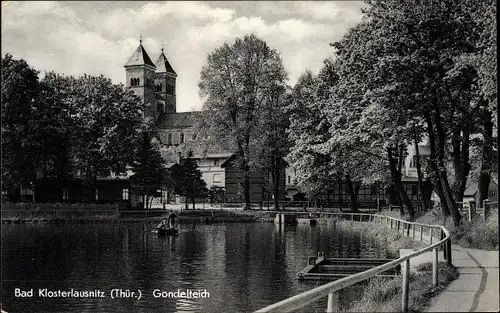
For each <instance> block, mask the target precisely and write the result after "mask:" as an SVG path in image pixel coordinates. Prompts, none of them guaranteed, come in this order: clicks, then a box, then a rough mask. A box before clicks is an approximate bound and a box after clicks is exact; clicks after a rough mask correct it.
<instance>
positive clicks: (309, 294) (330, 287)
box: [256, 213, 451, 313]
mask: <svg viewBox="0 0 500 313" xmlns="http://www.w3.org/2000/svg"><path fill="white" fill-rule="evenodd" d="M325 214H326V213H325ZM331 215H339V214H331ZM343 215H345V214H341V213H340V216H339V217H343ZM348 216H350V217H351V219H352V220H353V221H354V220H358V221H363V220H364V218H363V217H364V216H368V218H367V219H368V220H369V221H372V222H376V223H381V224H385V225H387V226H389V225H390V227H391V228H392V229H397V230H398V231H399V230H402V231H403V232H404V233H405V234H406V235H407V236H410V229H412V232H411V233H412V236H413V238H415V236H416V228H417V227H418V228H419V232H420V240H421V241H423V239H424V234H427V233H429V241H430V245H429V246H427V247H425V248H423V249H420V250H418V251H416V252H413V253H411V254H408V255H406V256H404V257H400V258H399V259H396V260H394V261H391V262H388V263H386V264H383V265H380V266H377V267H374V268H372V269H369V270H367V271H364V272H361V273H357V274H354V275H351V276H348V277H345V278H342V279H339V280H336V281H333V282H331V283H328V284H325V285H322V286H319V287H317V288H314V289H312V290H309V291H306V292H303V293H301V294H298V295H296V296H293V297H291V298H288V299H285V300H283V301H280V302H278V303H275V304H273V305H270V306H267V307H265V308H262V309H260V310H258V311H256V313H267V312H292V311H295V310H298V309H300V308H302V307H304V306H305V305H307V304H310V303H312V302H314V301H317V300H319V299H321V298H323V297H326V296H328V301H327V308H326V312H334V310H335V309H334V306H335V292H337V291H339V290H341V289H344V288H346V287H349V286H352V285H354V284H356V283H358V282H361V281H364V280H367V279H369V278H372V277H374V276H376V275H378V274H380V273H382V272H385V271H387V270H389V269H392V268H394V267H396V266H398V265H400V264H403V263H404V266H403V267H402V271H403V273H402V275H403V285H402V287H403V289H402V290H403V292H402V299H401V300H402V301H401V309H402V311H403V312H407V311H408V298H409V275H410V259H412V258H414V257H416V256H419V255H421V254H423V253H425V252H428V251H431V250H432V252H433V261H432V283H433V285H434V286H437V284H438V248H439V247H440V246H442V247H443V250H444V255H445V258H446V259H447V262H448V264H451V239H450V233H449V232H448V230H447V229H446V228H444V227H442V226H439V225H426V224H421V223H413V222H407V221H403V220H400V219H396V218H393V217H389V216H382V215H369V214H363V213H350V214H349V215H348ZM355 216H356V218H355ZM358 216H359V217H358ZM365 220H366V218H365ZM434 235H438V238H439V239H436V240H437V242H435V243H433V238H434V237H435V236H434Z"/></svg>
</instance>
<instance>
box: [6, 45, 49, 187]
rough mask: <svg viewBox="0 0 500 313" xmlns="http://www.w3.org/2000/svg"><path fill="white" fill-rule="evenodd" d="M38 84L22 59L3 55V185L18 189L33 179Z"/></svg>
mask: <svg viewBox="0 0 500 313" xmlns="http://www.w3.org/2000/svg"><path fill="white" fill-rule="evenodd" d="M39 89H40V84H39V80H38V72H37V71H36V70H35V69H33V68H31V67H30V66H29V65H28V64H27V63H26V61H24V60H22V59H21V60H15V59H14V58H13V56H12V55H10V54H6V55H5V57H4V58H2V188H3V189H8V190H9V189H10V190H11V191H12V190H14V189H18V188H21V187H23V186H24V187H26V186H28V185H29V184H30V183H31V182H34V181H35V179H36V171H37V162H38V159H39V151H38V149H37V147H36V140H35V138H36V137H37V136H36V135H37V134H36V132H35V131H34V129H33V123H36V118H35V116H36V112H35V108H34V106H35V103H37V102H38V94H39Z"/></svg>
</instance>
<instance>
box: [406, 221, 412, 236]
mask: <svg viewBox="0 0 500 313" xmlns="http://www.w3.org/2000/svg"><path fill="white" fill-rule="evenodd" d="M405 224H406V236H407V237H410V226H411V225H410V223H405Z"/></svg>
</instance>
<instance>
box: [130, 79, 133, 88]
mask: <svg viewBox="0 0 500 313" xmlns="http://www.w3.org/2000/svg"><path fill="white" fill-rule="evenodd" d="M130 86H134V79H133V78H131V79H130Z"/></svg>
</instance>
